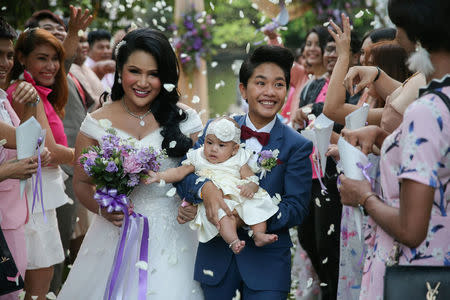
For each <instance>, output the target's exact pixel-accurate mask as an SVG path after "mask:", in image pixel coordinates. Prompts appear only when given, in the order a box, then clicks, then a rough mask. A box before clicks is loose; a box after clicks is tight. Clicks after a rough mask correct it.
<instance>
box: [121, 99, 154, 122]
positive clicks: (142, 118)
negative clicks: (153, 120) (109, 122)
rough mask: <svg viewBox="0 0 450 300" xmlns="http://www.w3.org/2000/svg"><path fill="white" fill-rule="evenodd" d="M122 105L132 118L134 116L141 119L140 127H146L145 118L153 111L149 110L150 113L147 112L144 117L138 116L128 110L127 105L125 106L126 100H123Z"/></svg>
mask: <svg viewBox="0 0 450 300" xmlns="http://www.w3.org/2000/svg"><path fill="white" fill-rule="evenodd" d="M122 104H123V107H124V108H125V110H126V111H127V113H129V114H130V115H131V116H133V117H135V118H137V119H139V120H140V121H139V125H141V126H142V127H144V126H145V121H144V118H145V117H146V116H147V115H148V114H149V113H151V112H152V109H151V108H149V109H148V111H147V112H146V113H145V114H143V115H142V116H139V115H136V114H134V113H132V112H131V111H130V110H129V109H128V107H127V105H126V104H125V100H124V99H122Z"/></svg>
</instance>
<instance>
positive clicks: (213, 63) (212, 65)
mask: <svg viewBox="0 0 450 300" xmlns="http://www.w3.org/2000/svg"><path fill="white" fill-rule="evenodd" d="M218 64H219V63H218V62H217V61H213V62H211V68H215V67H217V65H218Z"/></svg>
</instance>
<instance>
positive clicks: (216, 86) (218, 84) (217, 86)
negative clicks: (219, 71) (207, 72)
mask: <svg viewBox="0 0 450 300" xmlns="http://www.w3.org/2000/svg"><path fill="white" fill-rule="evenodd" d="M214 88H215V89H216V90H218V89H220V83H219V82H218V83H216V84H215V85H214Z"/></svg>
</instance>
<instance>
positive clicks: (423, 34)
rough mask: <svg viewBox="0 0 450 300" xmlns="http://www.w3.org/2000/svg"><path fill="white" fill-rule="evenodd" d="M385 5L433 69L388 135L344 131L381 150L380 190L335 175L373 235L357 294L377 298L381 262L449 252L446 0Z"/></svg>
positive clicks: (443, 258) (449, 10)
mask: <svg viewBox="0 0 450 300" xmlns="http://www.w3.org/2000/svg"><path fill="white" fill-rule="evenodd" d="M388 8H389V16H390V18H391V20H392V21H393V23H394V24H396V25H397V28H398V32H401V33H403V34H406V35H407V36H408V37H409V39H410V40H413V41H420V43H421V44H422V46H423V47H424V48H425V49H427V50H428V52H429V53H430V60H431V62H432V65H433V67H434V71H433V72H432V75H431V76H430V78H429V83H428V85H427V86H426V87H425V88H423V89H421V90H420V93H419V97H420V98H419V99H417V100H416V101H414V102H413V103H412V104H411V105H409V107H408V108H407V109H406V111H405V113H404V115H403V121H402V123H401V124H400V126H399V127H398V128H397V129H396V130H395V131H394V132H392V134H389V133H388V132H386V131H385V130H383V129H381V128H379V127H376V126H367V127H364V128H361V129H358V130H355V131H343V134H344V136H345V137H346V138H347V140H348V141H349V142H350V143H351V144H353V145H358V146H360V147H361V149H362V150H363V151H364V152H365V153H368V152H370V151H371V150H372V147H373V145H376V146H378V147H379V148H380V149H381V161H380V172H381V187H382V190H383V193H382V195H378V194H376V193H374V192H373V191H372V190H371V184H370V183H369V182H368V181H366V180H364V181H358V180H351V179H349V178H347V177H345V176H344V175H341V176H340V179H341V183H342V186H341V199H342V203H343V204H345V205H351V206H355V207H356V206H362V207H364V209H365V211H366V212H367V214H368V215H369V224H370V225H371V227H372V230H374V232H375V234H374V235H373V236H372V238H371V239H368V240H366V241H365V243H366V246H367V249H368V250H367V256H366V260H365V265H364V275H363V279H362V287H361V294H360V297H359V298H360V299H378V298H380V299H381V298H382V297H383V292H384V282H383V280H384V278H383V277H384V275H385V270H386V264H389V263H395V262H397V263H398V264H400V265H434V266H443V265H448V257H449V253H448V250H449V249H448V247H449V245H450V218H449V216H448V215H449V213H450V205H448V204H449V199H450V191H449V189H448V187H447V184H448V182H449V180H450V157H449V156H450V151H449V149H450V144H449V143H450V126H449V125H450V100H449V99H448V98H449V96H450V76H449V74H450V31H449V30H448V20H447V19H448V15H449V14H450V3H449V2H448V1H446V0H433V1H426V0H420V1H414V2H411V1H407V0H391V1H389V5H388ZM430 20H433V22H430ZM436 35H437V36H439V37H441V38H440V39H435V38H434V37H435V36H436ZM383 76H384V75H383ZM380 78H381V75H380ZM430 133H433V134H430ZM446 187H447V188H446ZM433 288H434V286H433Z"/></svg>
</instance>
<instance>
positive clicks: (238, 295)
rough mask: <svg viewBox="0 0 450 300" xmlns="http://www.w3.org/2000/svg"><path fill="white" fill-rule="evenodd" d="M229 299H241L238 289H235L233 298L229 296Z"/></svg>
mask: <svg viewBox="0 0 450 300" xmlns="http://www.w3.org/2000/svg"><path fill="white" fill-rule="evenodd" d="M231 300H241V292H239V290H238V289H236V294H235V295H234V297H233V298H231Z"/></svg>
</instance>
